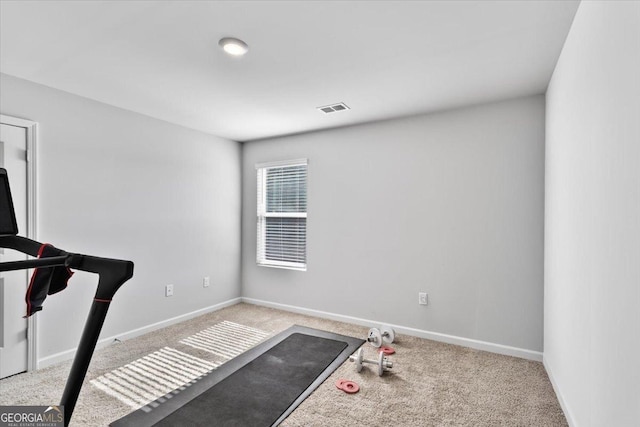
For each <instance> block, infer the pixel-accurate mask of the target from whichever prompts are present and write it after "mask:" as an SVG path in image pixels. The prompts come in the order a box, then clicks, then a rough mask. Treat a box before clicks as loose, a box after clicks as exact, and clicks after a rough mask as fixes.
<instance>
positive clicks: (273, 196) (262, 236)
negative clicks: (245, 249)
mask: <svg viewBox="0 0 640 427" xmlns="http://www.w3.org/2000/svg"><path fill="white" fill-rule="evenodd" d="M256 168H257V175H258V227H257V232H258V233H257V234H258V242H257V262H258V264H259V265H267V266H272V267H283V268H292V269H298V270H306V267H307V161H306V159H303V160H294V161H289V162H278V163H271V164H262V165H256Z"/></svg>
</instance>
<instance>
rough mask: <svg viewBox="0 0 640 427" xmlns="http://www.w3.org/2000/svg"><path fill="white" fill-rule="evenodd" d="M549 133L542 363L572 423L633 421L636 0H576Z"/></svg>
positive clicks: (639, 242) (639, 104) (636, 386)
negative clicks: (579, 0)
mask: <svg viewBox="0 0 640 427" xmlns="http://www.w3.org/2000/svg"><path fill="white" fill-rule="evenodd" d="M546 142H547V152H546V208H545V222H546V225H545V226H546V232H545V307H544V308H545V315H544V325H545V327H544V337H545V338H544V349H545V352H544V359H545V366H546V367H547V370H548V372H549V374H550V377H551V379H552V381H553V382H554V385H555V387H556V392H557V394H558V397H559V399H560V401H561V403H562V404H563V407H564V410H565V414H566V415H567V418H568V419H569V422H570V424H571V425H574V426H580V427H590V426H594V427H595V426H617V427H624V426H637V425H638V423H639V422H640V363H639V361H640V309H639V307H640V3H638V2H610V1H609V2H595V1H589V2H582V3H581V5H580V7H579V9H578V12H577V14H576V16H575V20H574V22H573V26H572V28H571V31H570V33H569V36H568V38H567V41H566V44H565V46H564V49H563V52H562V55H561V57H560V60H559V62H558V64H557V66H556V69H555V72H554V74H553V78H552V80H551V83H550V86H549V89H548V92H547V134H546Z"/></svg>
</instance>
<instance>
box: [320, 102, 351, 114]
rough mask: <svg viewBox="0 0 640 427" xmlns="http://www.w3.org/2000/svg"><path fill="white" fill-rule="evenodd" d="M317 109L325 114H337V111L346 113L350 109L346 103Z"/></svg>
mask: <svg viewBox="0 0 640 427" xmlns="http://www.w3.org/2000/svg"><path fill="white" fill-rule="evenodd" d="M317 108H318V110H320V111H322V112H323V113H325V114H329V113H335V112H336V111H346V110H348V109H349V107H347V104H345V103H344V102H339V103H337V104H332V105H326V106H324V107H317Z"/></svg>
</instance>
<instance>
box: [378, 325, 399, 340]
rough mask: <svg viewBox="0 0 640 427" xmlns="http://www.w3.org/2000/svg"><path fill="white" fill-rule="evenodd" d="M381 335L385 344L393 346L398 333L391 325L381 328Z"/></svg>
mask: <svg viewBox="0 0 640 427" xmlns="http://www.w3.org/2000/svg"><path fill="white" fill-rule="evenodd" d="M380 335H381V338H382V342H383V343H384V344H391V343H392V342H393V341H394V340H395V339H396V332H395V331H394V330H393V328H392V327H391V326H389V325H382V326H380Z"/></svg>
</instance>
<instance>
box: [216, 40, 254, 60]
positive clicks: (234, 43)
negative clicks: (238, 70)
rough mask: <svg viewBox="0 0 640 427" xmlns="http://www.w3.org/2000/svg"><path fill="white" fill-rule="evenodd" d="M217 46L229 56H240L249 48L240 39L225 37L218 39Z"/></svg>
mask: <svg viewBox="0 0 640 427" xmlns="http://www.w3.org/2000/svg"><path fill="white" fill-rule="evenodd" d="M218 45H220V47H221V48H222V49H223V50H224V51H225V52H227V53H228V54H229V55H233V56H242V55H244V54H245V53H247V51H248V50H249V46H248V45H247V44H246V43H245V42H243V41H242V40H240V39H236V38H233V37H225V38H222V39H220V41H219V42H218Z"/></svg>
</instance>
